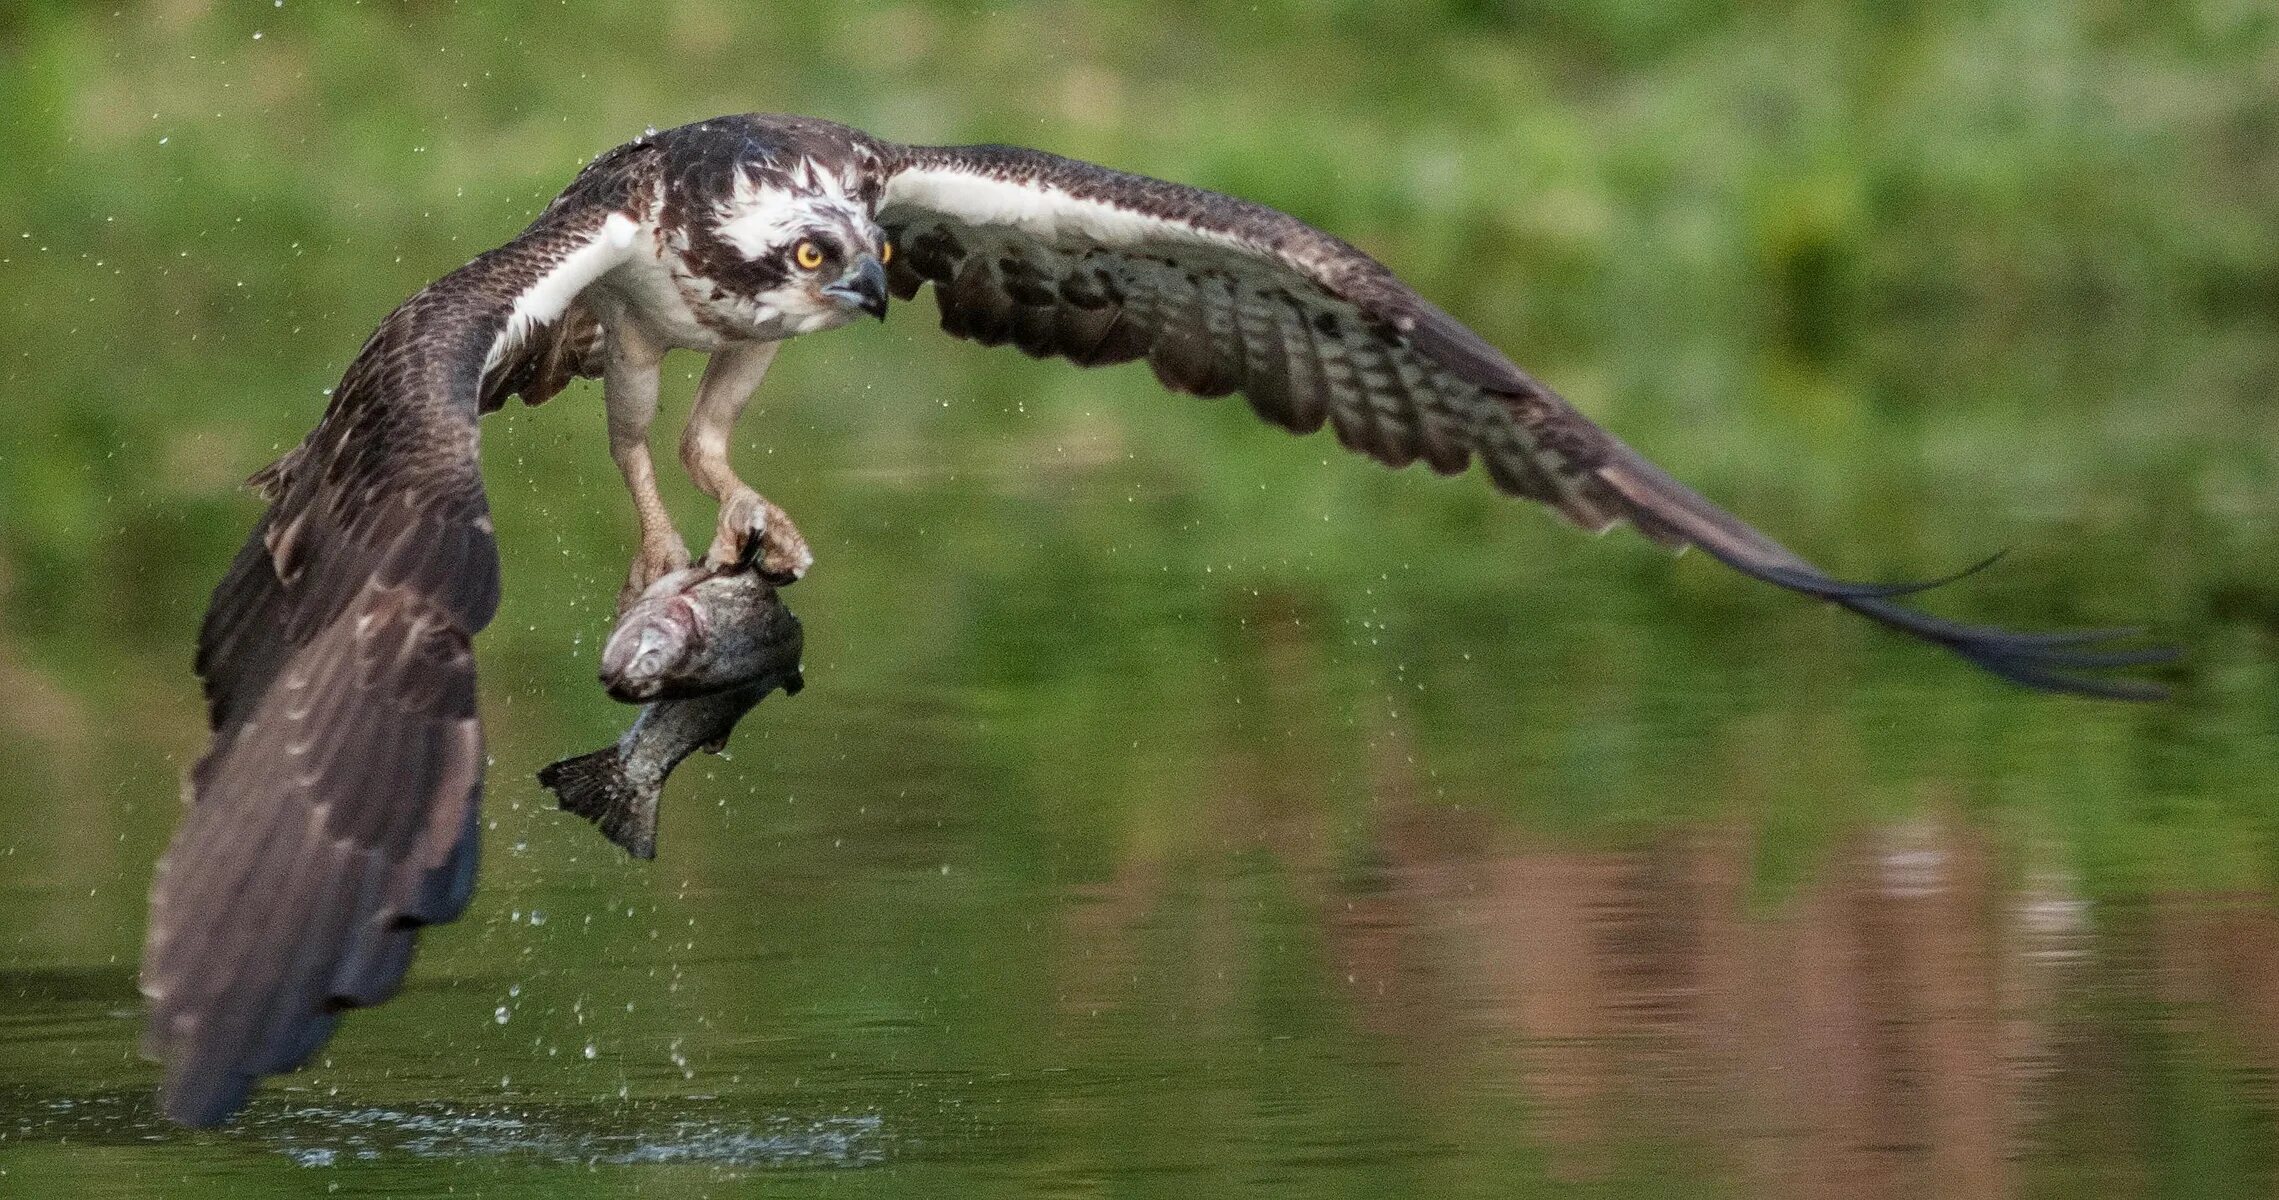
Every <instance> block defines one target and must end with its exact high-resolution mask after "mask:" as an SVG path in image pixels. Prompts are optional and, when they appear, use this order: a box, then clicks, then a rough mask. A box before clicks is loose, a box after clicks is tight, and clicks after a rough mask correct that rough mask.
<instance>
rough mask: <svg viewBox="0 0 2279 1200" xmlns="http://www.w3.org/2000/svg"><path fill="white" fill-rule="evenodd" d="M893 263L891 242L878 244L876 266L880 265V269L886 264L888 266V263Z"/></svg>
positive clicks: (892, 244) (892, 245)
mask: <svg viewBox="0 0 2279 1200" xmlns="http://www.w3.org/2000/svg"><path fill="white" fill-rule="evenodd" d="M893 261H894V243H892V242H880V243H879V244H878V265H880V266H882V267H883V266H885V265H886V264H888V263H890V262H893Z"/></svg>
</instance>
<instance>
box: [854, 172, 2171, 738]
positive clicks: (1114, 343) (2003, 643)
mask: <svg viewBox="0 0 2279 1200" xmlns="http://www.w3.org/2000/svg"><path fill="white" fill-rule="evenodd" d="M890 154H891V162H890V170H891V172H892V173H891V174H890V175H889V176H888V179H887V185H886V188H885V191H884V194H883V198H882V200H881V203H880V206H879V212H878V219H879V221H880V223H881V224H882V225H883V226H884V227H885V228H886V229H887V231H888V233H889V235H890V236H891V237H892V238H893V239H894V245H895V249H896V254H895V257H894V260H893V262H892V263H891V264H890V266H889V282H890V284H891V285H892V287H893V289H894V292H895V294H896V295H897V296H898V297H900V298H902V299H905V300H907V299H909V298H911V297H912V296H915V295H916V294H917V292H918V289H919V288H921V287H923V286H925V285H927V284H932V285H933V291H934V298H935V301H936V303H937V304H938V305H939V307H940V309H941V323H942V328H943V329H944V330H945V331H947V332H949V333H951V334H953V335H955V336H957V337H961V338H967V339H970V340H972V341H977V342H980V343H982V344H984V345H992V346H994V345H1008V344H1009V345H1013V346H1016V347H1019V348H1020V349H1021V350H1022V351H1023V352H1025V353H1027V354H1030V355H1033V356H1037V357H1053V356H1057V357H1061V358H1066V359H1068V360H1070V361H1072V362H1075V363H1078V364H1081V365H1084V366H1100V365H1105V364H1109V363H1120V362H1129V361H1133V360H1145V361H1146V362H1147V364H1148V366H1149V367H1150V368H1151V369H1152V370H1153V371H1154V372H1155V374H1156V377H1157V378H1158V379H1160V380H1161V381H1162V382H1163V384H1164V386H1166V387H1168V388H1171V389H1173V390H1175V391H1181V392H1188V393H1192V394H1195V395H1201V396H1220V395H1226V394H1229V393H1233V392H1241V393H1242V394H1243V395H1244V396H1245V397H1246V398H1247V399H1248V400H1249V402H1250V405H1251V407H1252V408H1253V409H1255V410H1256V411H1257V412H1258V415H1259V416H1261V417H1264V418H1265V419H1266V420H1268V421H1271V422H1273V423H1274V424H1276V425H1280V426H1282V427H1283V428H1285V429H1289V430H1292V431H1295V432H1298V433H1310V432H1313V431H1315V430H1317V429H1320V428H1321V427H1322V426H1323V425H1324V424H1327V425H1328V426H1329V427H1330V428H1331V429H1332V430H1334V431H1335V433H1336V436H1337V439H1338V440H1339V441H1340V442H1342V443H1343V444H1344V445H1346V446H1347V447H1349V448H1351V449H1354V450H1357V451H1360V452H1361V453H1364V454H1367V455H1369V456H1370V457H1372V458H1375V459H1376V460H1378V461H1379V462H1383V463H1386V464H1388V465H1391V466H1395V467H1401V466H1407V465H1408V464H1410V463H1412V462H1419V461H1421V462H1424V463H1426V464H1427V465H1429V466H1430V467H1431V468H1432V469H1433V470H1435V471H1439V472H1442V473H1448V474H1453V473H1456V472H1460V471H1463V470H1464V469H1466V468H1467V467H1468V466H1470V465H1471V463H1472V462H1473V460H1475V459H1477V460H1478V461H1479V462H1480V463H1481V464H1482V466H1483V467H1484V468H1485V469H1486V472H1487V475H1488V478H1489V479H1490V480H1491V481H1493V483H1494V484H1495V486H1496V487H1497V488H1499V489H1501V490H1502V491H1504V492H1507V493H1510V494H1512V495H1517V496H1524V497H1527V498H1529V499H1532V500H1539V501H1542V502H1543V503H1545V504H1548V505H1550V506H1551V507H1552V508H1553V509H1555V510H1557V511H1558V512H1559V513H1560V515H1562V516H1564V517H1565V518H1566V519H1567V520H1569V521H1571V522H1573V523H1574V524H1576V525H1579V526H1581V527H1582V528H1585V529H1589V530H1593V531H1598V530H1604V529H1606V528H1607V527H1609V526H1610V525H1613V524H1615V523H1617V522H1625V521H1626V522H1628V523H1629V524H1631V525H1632V526H1634V527H1636V528H1637V529H1638V530H1639V531H1640V532H1642V533H1644V534H1645V535H1646V536H1647V537H1650V538H1652V539H1654V540H1655V541H1657V542H1659V543H1661V544H1663V545H1665V546H1670V547H1674V548H1683V547H1686V546H1699V547H1701V548H1702V549H1703V550H1705V551H1707V552H1708V553H1709V554H1711V555H1714V556H1715V557H1716V558H1717V559H1719V560H1720V561H1722V562H1724V563H1726V564H1727V565H1729V566H1731V567H1733V568H1734V569H1736V570H1739V571H1741V572H1743V573H1745V574H1748V575H1750V576H1753V577H1755V578H1757V579H1761V580H1764V581H1766V582H1769V583H1773V584H1777V585H1779V586H1781V587H1784V588H1789V589H1791V590H1794V591H1798V592H1802V593H1805V594H1807V595H1811V596H1814V597H1817V598H1820V599H1824V600H1828V601H1830V602H1833V603H1835V604H1838V605H1841V606H1843V607H1845V608H1847V609H1850V610H1852V611H1854V612H1857V613H1860V614H1862V615H1864V616H1867V617H1869V618H1871V619H1873V620H1875V621H1878V622H1880V623H1882V624H1884V625H1886V626H1889V627H1891V628H1894V629H1897V630H1899V631H1901V632H1903V633H1907V634H1910V635H1912V636H1915V637H1919V638H1922V639H1924V640H1927V641H1930V642H1933V643H1936V644H1938V645H1942V646H1945V647H1946V648H1947V649H1949V650H1951V651H1953V652H1954V653H1956V654H1958V655H1960V656H1962V657H1963V658H1965V659H1967V660H1969V661H1970V662H1972V663H1975V664H1976V665H1978V666H1980V667H1983V668H1985V669H1986V670H1988V671H1991V672H1993V673H1995V674H1997V675H2000V676H2002V677H2003V678H2006V679H2009V680H2012V681H2013V682H2016V683H2021V684H2024V685H2027V686H2030V687H2036V688H2043V689H2047V690H2052V691H2064V692H2079V693H2085V694H2089V695H2097V696H2112V697H2126V698H2149V697H2155V696H2158V695H2161V694H2163V693H2162V692H2161V689H2159V688H2157V687H2155V686H2152V685H2150V684H2146V683H2142V682H2139V681H2135V680H2129V679H2121V678H2111V677H2100V676H2096V675H2086V674H2081V673H2079V672H2082V671H2085V670H2096V669H2101V668H2108V667H2121V666H2132V665H2136V664H2140V663H2148V662H2158V661H2163V660H2165V659H2167V658H2170V657H2173V656H2174V652H2173V651H2172V650H2169V649H2167V648H2165V647H2147V648H2124V649H2103V648H2098V644H2099V643H2103V642H2106V641H2108V640H2109V639H2112V638H2116V637H2123V636H2129V635H2130V633H2131V632H2132V631H2121V630H2107V631H2084V632H2078V633H2060V634H2030V633H2013V632H2010V631H2007V630H2002V629H1996V628H1991V627H1987V626H1976V625H1963V624H1958V623H1955V622H1951V621H1945V620H1941V619H1939V618H1935V617H1930V616H1926V615H1924V614H1922V613H1918V612H1914V611H1912V610H1910V609H1907V608H1904V607H1902V606H1900V605H1897V604H1894V603H1893V602H1892V598H1893V597H1894V596H1897V595H1900V594H1903V593H1905V592H1908V591H1912V590H1918V589H1915V588H1912V587H1877V586H1869V585H1858V584H1849V583H1844V582H1841V581H1838V580H1836V579H1833V578H1831V577H1829V576H1828V575H1826V574H1824V573H1822V572H1821V571H1819V570H1818V569H1817V568H1815V567H1813V566H1812V565H1811V564H1810V563H1808V562H1806V561H1805V560H1804V559H1802V558H1800V557H1798V556H1797V555H1795V554H1794V553H1792V552H1790V551H1789V550H1787V549H1786V548H1784V547H1782V546H1781V545H1779V544H1778V543H1776V542H1774V541H1773V540H1772V539H1770V538H1768V537H1766V536H1765V535H1763V534H1761V533H1759V532H1758V531H1757V530H1755V529H1753V528H1751V527H1750V526H1749V525H1747V524H1746V523H1744V522H1742V521H1741V520H1740V519H1738V518H1736V517H1734V516H1733V515H1732V514H1730V513H1727V512H1725V511H1724V510H1723V509H1720V508H1718V507H1717V506H1716V505H1713V504H1711V503H1710V502H1709V501H1707V500H1705V499H1703V498H1702V497H1701V496H1700V495H1699V494H1697V493H1695V492H1694V491H1692V490H1691V489H1689V488H1687V487H1686V486H1684V485H1683V484H1681V483H1679V482H1677V481H1676V480H1675V479H1672V478H1671V477H1670V476H1668V475H1667V474H1664V473H1663V472H1662V471H1661V470H1660V469H1658V468H1656V467H1655V466H1654V465H1653V464H1651V463H1649V462H1647V461H1646V460H1645V459H1644V458H1643V457H1641V456H1640V455H1639V454H1637V452H1635V451H1633V450H1632V449H1630V448H1629V447H1628V446H1626V445H1624V444H1623V443H1622V442H1620V441H1619V440H1617V439H1615V438H1614V437H1613V436H1611V435H1609V434H1608V433H1606V432H1605V431H1604V430H1602V429H1600V428H1599V427H1598V426H1596V425H1594V424H1592V423H1591V422H1590V421H1589V420H1588V419H1587V418H1585V417H1584V416H1583V415H1582V414H1581V413H1579V412H1577V411H1576V410H1575V409H1574V408H1573V407H1572V406H1571V405H1569V404H1568V403H1567V402H1566V401H1565V400H1564V399H1562V398H1561V397H1560V396H1559V395H1558V394H1557V393H1555V392H1553V391H1552V390H1551V389H1550V388H1548V387H1545V386H1544V385H1543V384H1541V383H1539V382H1537V381H1536V380H1535V379H1534V378H1533V377H1532V376H1530V375H1528V374H1527V373H1526V372H1525V371H1522V370H1520V369H1519V368H1518V367H1517V366H1515V365H1513V363H1512V362H1511V360H1510V359H1508V358H1506V357H1504V355H1503V354H1502V353H1501V352H1500V351H1498V350H1496V349H1495V348H1494V347H1493V346H1490V345H1488V344H1487V343H1486V342H1485V341H1483V340H1482V339H1481V338H1480V337H1479V335H1477V334H1475V333H1473V332H1472V331H1471V330H1470V329H1468V328H1466V327H1465V326H1464V325H1462V324H1461V323H1459V322H1457V321H1456V320H1455V319H1454V318H1453V317H1450V316H1449V315H1448V314H1447V313H1445V312H1442V311H1441V310H1440V309H1439V308H1437V307H1434V306H1433V305H1432V304H1431V303H1430V302H1428V301H1426V300H1425V299H1424V298H1423V297H1421V296H1419V295H1417V294H1416V293H1415V292H1414V291H1413V290H1411V289H1410V288H1409V287H1408V286H1407V285H1405V284H1403V283H1401V281H1400V280H1399V279H1397V278H1395V277H1394V276H1393V274H1392V272H1390V271H1388V270H1387V269H1386V268H1385V267H1384V266H1383V265H1381V264H1379V263H1378V262H1377V261H1376V260H1374V259H1372V258H1370V257H1369V256H1368V255H1366V254H1363V253H1362V252H1361V251H1359V250H1357V249H1355V248H1354V247H1352V246H1350V245H1347V244H1346V243H1345V242H1342V241H1340V240H1338V239H1337V238H1334V237H1331V236H1330V235H1328V234H1325V233H1323V232H1321V231H1319V230H1317V229H1314V228H1312V227H1311V226H1308V225H1306V224H1304V223H1303V222H1300V221H1298V220H1297V219H1296V218H1293V217H1290V216H1288V215H1286V214H1284V213H1281V212H1277V211H1275V210H1273V209H1270V208H1265V207H1263V206H1260V205H1256V204H1252V203H1249V202H1247V201H1243V200H1237V199H1235V198H1233V197H1230V196H1223V195H1219V194H1217V193H1214V192H1208V191H1203V190H1201V189H1198V188H1191V187H1186V186H1183V185H1180V184H1175V183H1168V182H1165V181H1163V180H1159V179H1150V178H1146V177H1144V176H1138V175H1130V174H1126V173H1123V172H1120V171H1113V170H1109V169H1107V168H1104V167H1098V166H1094V165H1092V164H1090V163H1083V162H1077V161H1074V160H1071V159H1065V158H1060V157H1058V156H1055V155H1051V154H1045V153H1042V152H1040V151H1035V150H1025V149H1021V148H1018V147H1010V146H915V147H899V148H894V149H893V150H891V151H890Z"/></svg>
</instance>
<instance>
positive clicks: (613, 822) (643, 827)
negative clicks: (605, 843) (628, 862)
mask: <svg viewBox="0 0 2279 1200" xmlns="http://www.w3.org/2000/svg"><path fill="white" fill-rule="evenodd" d="M538 783H539V785H540V786H541V787H545V788H547V789H549V790H551V791H552V792H553V793H554V796H555V800H556V802H557V803H559V804H560V805H561V808H562V810H563V811H564V812H572V813H576V814H577V815H579V816H581V817H584V818H585V819H586V820H588V821H591V822H593V823H594V824H595V825H597V826H599V827H600V828H601V833H602V836H603V837H606V838H608V839H609V840H610V841H613V842H616V843H617V844H618V845H619V846H622V847H624V849H625V852H626V853H627V854H630V855H632V856H633V857H635V858H655V857H657V796H656V793H655V792H654V791H644V790H643V789H642V788H641V787H640V786H639V785H638V784H636V783H635V782H634V781H633V778H632V776H631V775H629V774H628V773H627V772H626V769H625V755H624V753H623V752H621V751H620V750H619V749H618V748H617V747H616V746H606V747H603V748H602V749H600V750H596V751H594V752H593V753H591V754H581V755H578V756H577V757H576V758H565V759H563V760H561V761H560V762H556V763H549V764H547V765H546V766H544V767H542V768H540V769H539V772H538Z"/></svg>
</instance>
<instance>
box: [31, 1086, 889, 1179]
mask: <svg viewBox="0 0 2279 1200" xmlns="http://www.w3.org/2000/svg"><path fill="white" fill-rule="evenodd" d="M13 1115H14V1117H15V1119H14V1120H13V1121H11V1122H9V1124H10V1125H12V1126H13V1133H14V1136H15V1137H16V1138H17V1139H18V1140H22V1141H35V1140H37V1141H45V1140H54V1139H69V1140H72V1141H79V1142H95V1143H106V1142H108V1143H124V1142H150V1141H154V1140H164V1139H165V1138H167V1137H169V1136H199V1135H190V1134H185V1133H184V1131H181V1130H178V1129H176V1128H175V1127H173V1126H171V1125H169V1124H167V1123H166V1122H165V1121H164V1119H163V1118H161V1117H160V1116H159V1115H158V1113H157V1111H156V1109H155V1107H154V1106H152V1105H151V1104H150V1103H149V1102H148V1100H147V1099H146V1098H145V1097H142V1096H126V1095H121V1094H117V1093H96V1094H92V1095H85V1096H75V1097H47V1098H44V1099H42V1100H41V1101H39V1102H37V1103H35V1104H33V1105H30V1106H27V1107H25V1108H23V1109H20V1110H19V1111H17V1112H16V1113H15V1114H13ZM203 1136H211V1137H216V1138H221V1139H227V1140H243V1141H248V1142H255V1143H267V1144H268V1145H270V1146H272V1147H274V1148H275V1149H276V1150H277V1151H278V1152H279V1153H281V1154H283V1155H284V1156H285V1157H287V1158H289V1159H291V1160H292V1161H294V1162H296V1163H299V1164H301V1165H302V1166H307V1167H328V1166H334V1165H338V1164H342V1163H346V1162H370V1161H376V1160H386V1159H390V1158H398V1157H405V1158H422V1159H482V1158H496V1159H523V1160H535V1161H543V1162H561V1163H580V1164H599V1165H613V1164H623V1165H637V1164H686V1165H698V1166H718V1167H808V1168H817V1167H825V1168H836V1167H862V1166H870V1165H873V1164H877V1163H881V1162H884V1161H885V1160H886V1142H887V1135H886V1133H885V1131H884V1121H883V1119H882V1118H881V1117H879V1116H878V1115H877V1114H864V1115H858V1116H835V1117H791V1116H779V1117H771V1118H767V1119H764V1120H761V1121H757V1122H752V1121H738V1120H733V1119H729V1118H725V1117H717V1116H711V1115H706V1114H705V1113H703V1112H701V1111H697V1112H691V1111H689V1110H687V1109H685V1108H682V1109H679V1110H678V1111H666V1110H660V1109H657V1108H653V1107H650V1106H645V1105H644V1106H639V1107H632V1108H626V1109H620V1110H611V1111H597V1110H590V1109H570V1108H564V1107H559V1106H544V1105H528V1106H523V1105H506V1104H500V1105H487V1106H474V1107H460V1106H455V1105H450V1104H442V1103H437V1104H416V1105H406V1106H401V1107H379V1106H336V1105H324V1104H297V1103H287V1104H283V1105H261V1104H256V1105H255V1106H254V1107H253V1108H252V1109H250V1110H248V1111H247V1113H246V1116H245V1118H244V1119H243V1120H242V1121H240V1122H239V1123H237V1124H236V1125H233V1126H230V1127H229V1128H227V1129H224V1130H221V1131H218V1132H217V1133H214V1134H210V1135H203Z"/></svg>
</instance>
